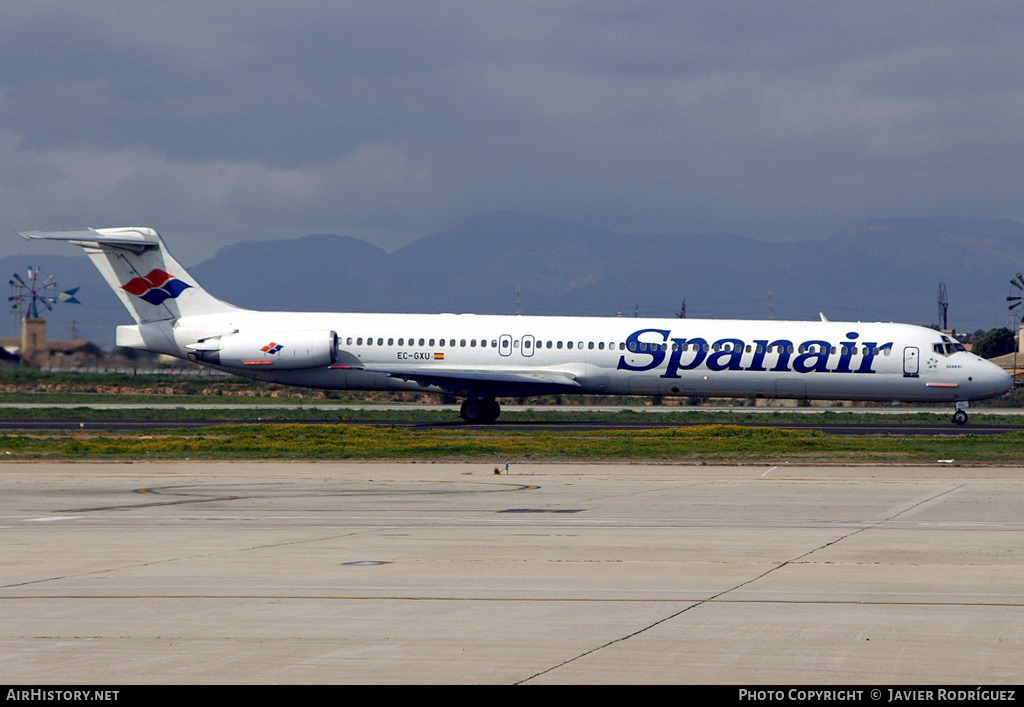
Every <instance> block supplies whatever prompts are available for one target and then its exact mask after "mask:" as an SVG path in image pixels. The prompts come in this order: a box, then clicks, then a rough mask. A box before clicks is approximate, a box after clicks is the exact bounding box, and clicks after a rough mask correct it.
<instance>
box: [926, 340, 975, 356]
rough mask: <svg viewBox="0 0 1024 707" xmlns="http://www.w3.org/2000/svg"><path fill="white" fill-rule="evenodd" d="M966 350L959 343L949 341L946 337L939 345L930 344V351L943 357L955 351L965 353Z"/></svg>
mask: <svg viewBox="0 0 1024 707" xmlns="http://www.w3.org/2000/svg"><path fill="white" fill-rule="evenodd" d="M966 350H967V349H966V348H965V347H964V345H963V344H961V343H960V342H959V341H956V340H954V339H950V338H949V337H948V336H943V337H942V343H941V344H932V351H934V352H935V353H937V354H941V355H943V356H949V355H950V354H954V353H956V352H957V351H966Z"/></svg>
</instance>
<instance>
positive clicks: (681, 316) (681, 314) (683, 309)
mask: <svg viewBox="0 0 1024 707" xmlns="http://www.w3.org/2000/svg"><path fill="white" fill-rule="evenodd" d="M676 319H686V298H685V297H683V303H682V305H680V307H679V311H678V312H676Z"/></svg>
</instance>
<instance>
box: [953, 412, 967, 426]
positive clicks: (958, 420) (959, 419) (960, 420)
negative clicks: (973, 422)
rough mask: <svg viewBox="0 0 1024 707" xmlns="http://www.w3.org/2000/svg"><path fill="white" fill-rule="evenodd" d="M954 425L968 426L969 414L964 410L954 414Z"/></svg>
mask: <svg viewBox="0 0 1024 707" xmlns="http://www.w3.org/2000/svg"><path fill="white" fill-rule="evenodd" d="M953 424H954V425H966V424H967V413H966V412H965V411H964V410H957V411H956V412H954V413H953Z"/></svg>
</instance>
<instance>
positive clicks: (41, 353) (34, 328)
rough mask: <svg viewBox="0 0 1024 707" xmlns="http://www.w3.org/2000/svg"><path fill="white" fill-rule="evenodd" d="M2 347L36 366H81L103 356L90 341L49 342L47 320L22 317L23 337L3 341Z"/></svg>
mask: <svg viewBox="0 0 1024 707" xmlns="http://www.w3.org/2000/svg"><path fill="white" fill-rule="evenodd" d="M0 347H3V348H4V350H6V351H7V352H8V353H11V354H18V355H19V356H20V357H21V360H22V361H24V362H26V363H31V364H32V365H34V366H56V367H61V366H77V365H80V364H82V363H86V362H91V361H94V360H96V359H97V358H101V357H102V356H103V351H102V350H101V349H100V348H99V347H98V346H96V344H94V343H92V342H91V341H89V340H88V339H72V340H70V341H48V340H47V338H46V319H44V318H43V317H22V318H21V338H20V339H18V338H0Z"/></svg>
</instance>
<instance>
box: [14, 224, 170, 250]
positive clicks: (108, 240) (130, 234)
mask: <svg viewBox="0 0 1024 707" xmlns="http://www.w3.org/2000/svg"><path fill="white" fill-rule="evenodd" d="M21 236H22V237H24V238H28V239H43V240H48V241H71V242H72V243H79V244H86V243H95V244H97V245H111V246H135V247H142V248H156V247H158V246H159V245H160V237H159V236H158V235H157V234H156V231H154V230H153V229H152V228H82V229H77V230H74V231H21Z"/></svg>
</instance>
